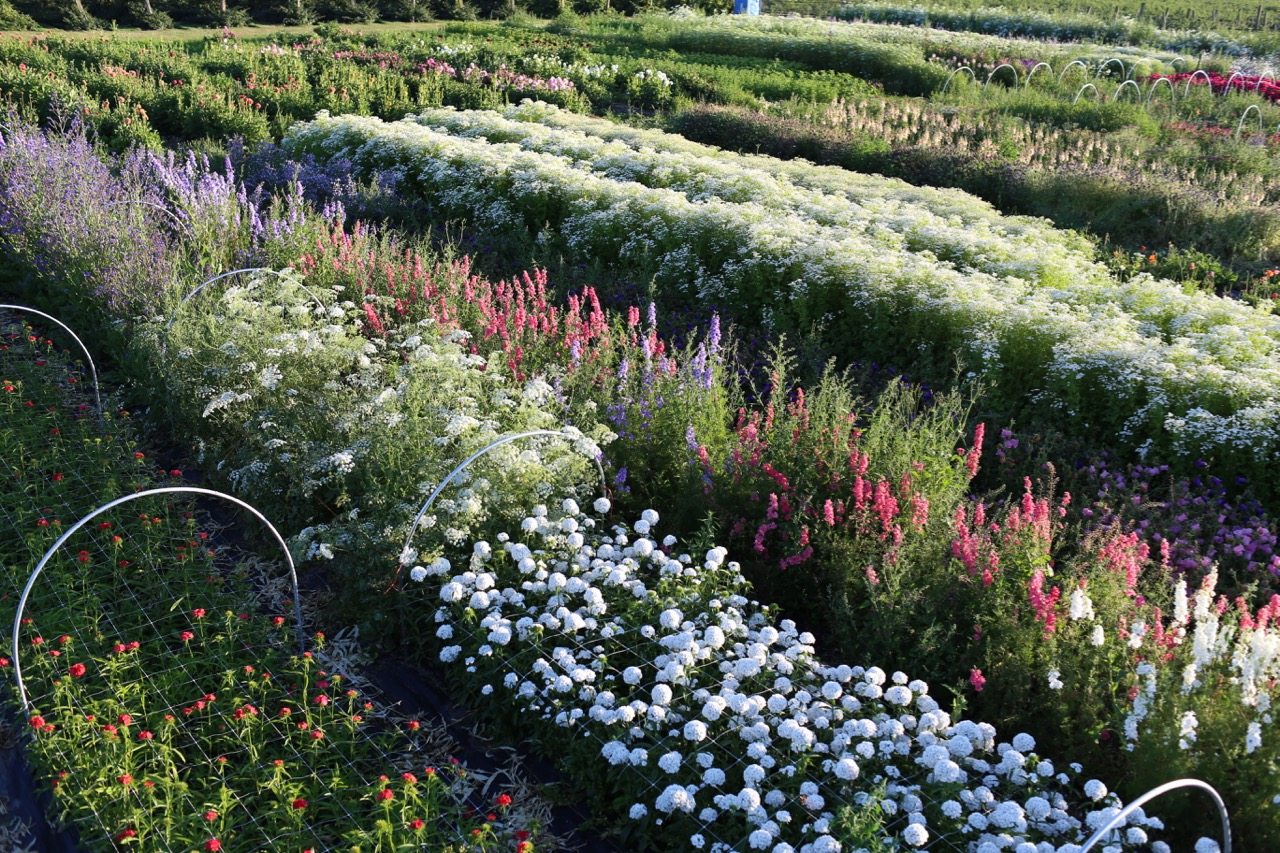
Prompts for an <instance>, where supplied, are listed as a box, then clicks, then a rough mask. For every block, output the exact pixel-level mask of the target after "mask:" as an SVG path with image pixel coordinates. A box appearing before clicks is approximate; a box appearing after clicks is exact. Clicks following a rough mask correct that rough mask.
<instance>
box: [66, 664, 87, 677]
mask: <svg viewBox="0 0 1280 853" xmlns="http://www.w3.org/2000/svg"><path fill="white" fill-rule="evenodd" d="M87 671H88V667H86V666H85V665H84V664H82V663H73V664H71V666H70V667H69V668H68V669H67V672H69V673H70V674H71V677H72V678H82V677H83V676H84V674H85V672H87Z"/></svg>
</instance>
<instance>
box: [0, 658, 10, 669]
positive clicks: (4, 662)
mask: <svg viewBox="0 0 1280 853" xmlns="http://www.w3.org/2000/svg"><path fill="white" fill-rule="evenodd" d="M8 665H9V659H8V658H0V669H3V668H5V667H7V666H8Z"/></svg>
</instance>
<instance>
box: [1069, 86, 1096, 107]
mask: <svg viewBox="0 0 1280 853" xmlns="http://www.w3.org/2000/svg"><path fill="white" fill-rule="evenodd" d="M1085 89H1092V90H1093V94H1094V95H1095V96H1101V95H1102V93H1101V92H1099V91H1098V87H1097V86H1095V85H1093V84H1092V83H1085V84H1084V85H1083V86H1081V87H1080V91H1079V92H1076V96H1075V97H1074V98H1072V99H1071V103H1073V104H1074V103H1075V102H1076V101H1078V100H1080V96H1081V95H1083V94H1084V90H1085Z"/></svg>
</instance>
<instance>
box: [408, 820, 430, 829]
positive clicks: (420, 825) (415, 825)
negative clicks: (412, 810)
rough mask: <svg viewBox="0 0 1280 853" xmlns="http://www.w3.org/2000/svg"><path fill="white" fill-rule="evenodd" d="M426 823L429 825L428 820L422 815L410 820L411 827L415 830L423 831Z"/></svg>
mask: <svg viewBox="0 0 1280 853" xmlns="http://www.w3.org/2000/svg"><path fill="white" fill-rule="evenodd" d="M426 825H427V823H426V821H424V820H423V819H422V818H420V817H415V818H414V819H413V820H411V821H409V828H410V829H412V830H413V831H415V832H419V831H421V830H422V828H423V827H424V826H426Z"/></svg>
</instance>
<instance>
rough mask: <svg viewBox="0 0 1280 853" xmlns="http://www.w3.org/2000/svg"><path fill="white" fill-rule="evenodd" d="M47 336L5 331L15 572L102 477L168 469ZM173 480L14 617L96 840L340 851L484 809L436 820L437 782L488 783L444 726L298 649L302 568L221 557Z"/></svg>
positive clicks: (100, 520)
mask: <svg viewBox="0 0 1280 853" xmlns="http://www.w3.org/2000/svg"><path fill="white" fill-rule="evenodd" d="M29 337H30V338H34V340H28V338H29ZM36 344H40V345H42V347H43V350H42V351H40V352H37V351H35V350H33V349H32V346H33V345H36ZM50 349H51V348H49V347H48V346H47V343H45V342H44V341H43V340H42V339H39V338H38V337H37V336H34V335H27V334H26V333H25V331H24V332H19V333H16V334H13V333H10V334H7V335H6V336H5V337H4V339H3V351H0V379H3V381H4V388H5V389H6V390H5V393H4V395H3V396H0V405H2V406H3V407H4V409H5V412H4V414H5V418H4V420H5V423H6V430H5V431H4V434H3V438H0V442H3V444H4V447H3V450H4V453H3V454H0V458H3V459H4V463H5V465H4V475H5V478H6V480H8V481H9V482H7V483H6V484H5V497H4V498H3V499H0V521H2V522H3V525H4V527H5V528H7V530H8V531H9V533H8V535H6V536H5V537H4V544H3V545H0V569H2V570H3V573H4V575H5V576H6V578H5V579H6V582H7V583H8V585H9V588H10V589H11V590H15V591H16V590H17V589H18V588H19V587H20V586H21V585H22V581H23V580H24V579H25V578H26V576H27V573H28V572H30V571H31V567H32V565H33V564H34V563H35V562H36V559H37V557H39V555H40V554H41V553H43V552H45V551H46V549H48V547H49V546H50V545H51V544H52V543H53V541H54V540H55V539H56V538H59V536H60V535H61V532H62V531H63V530H70V527H71V526H72V521H73V520H74V519H75V518H77V517H79V516H80V515H81V514H83V513H85V512H87V511H89V510H91V509H92V508H94V507H95V506H97V505H98V504H99V503H100V502H101V501H102V500H103V498H104V495H105V496H112V495H116V494H120V493H128V492H132V491H136V490H137V489H139V488H142V487H144V486H146V485H149V484H151V483H152V482H153V480H152V477H153V474H152V471H151V466H150V464H149V463H148V461H147V459H146V457H145V455H144V454H141V453H139V452H136V451H133V450H132V449H131V448H130V447H127V446H125V440H126V439H125V438H124V436H123V435H122V434H121V433H120V431H119V430H117V427H118V426H119V424H118V423H117V422H116V421H114V420H110V419H109V420H108V421H107V423H106V430H105V432H103V431H100V430H99V429H98V428H97V424H96V423H94V422H92V421H91V420H89V421H86V418H85V411H84V408H83V405H82V403H81V398H80V397H78V396H77V395H75V394H69V393H68V390H69V389H73V388H74V387H75V386H74V385H72V384H71V383H69V379H70V378H73V376H72V375H71V374H69V373H68V372H67V369H66V367H65V364H64V363H62V362H61V360H60V359H58V358H57V357H56V354H54V353H52V352H51V351H50ZM174 473H177V472H174ZM179 498H180V496H178V495H175V494H172V493H166V494H157V495H150V496H146V497H140V498H139V499H137V500H136V501H130V502H128V503H126V504H122V505H120V506H116V507H113V508H112V509H110V510H107V511H105V512H103V513H101V514H100V515H98V516H96V517H94V518H93V519H92V521H91V522H90V523H89V524H86V525H85V526H83V527H82V528H81V529H79V530H77V531H75V532H74V533H72V534H71V535H70V536H68V537H67V539H66V542H65V544H64V545H63V547H61V548H59V549H58V550H57V551H55V552H54V553H53V554H52V555H51V556H50V558H49V560H48V564H47V567H46V568H45V572H44V574H43V576H42V577H40V578H39V579H38V582H37V583H36V584H34V585H33V586H32V589H31V598H30V601H29V603H28V607H27V609H26V612H25V613H24V614H23V615H22V617H21V619H20V620H18V621H17V624H16V625H15V629H16V634H17V636H18V640H19V643H18V652H17V653H18V655H19V657H20V660H21V663H22V665H23V668H24V670H25V685H26V687H27V689H28V691H29V694H30V695H29V709H28V720H27V721H28V724H29V725H28V731H29V732H30V734H31V736H32V742H31V744H30V747H29V748H30V749H31V751H32V752H33V754H34V756H35V757H36V763H37V765H38V766H40V767H41V769H42V770H43V771H46V772H47V773H48V774H49V775H48V780H47V781H48V782H49V784H50V785H51V786H52V788H53V791H54V800H55V809H56V810H58V811H59V813H60V814H62V815H63V816H65V817H67V818H68V819H71V820H73V821H74V823H75V826H76V828H77V830H78V832H79V834H80V836H81V839H82V843H83V844H84V845H85V846H87V847H90V848H93V849H104V848H106V849H109V848H111V847H112V846H113V844H115V845H121V844H129V845H131V846H134V847H135V848H136V849H154V850H167V849H190V847H191V846H192V842H191V841H190V839H195V842H194V844H197V845H198V844H200V843H201V839H204V841H203V843H204V844H205V845H206V846H209V845H211V844H212V843H213V842H215V841H216V842H217V843H216V844H212V846H209V849H217V848H220V849H226V850H263V849H270V850H287V849H297V850H302V849H306V848H308V847H311V848H314V849H331V848H333V847H336V846H338V845H339V844H343V843H346V842H347V841H348V840H351V839H357V840H358V838H360V837H362V834H363V837H369V838H372V837H373V836H374V835H376V834H378V833H382V834H384V835H388V836H390V835H401V836H405V838H407V839H412V838H414V837H415V836H416V835H420V834H421V833H422V832H424V831H427V827H425V826H423V824H421V823H418V824H417V826H418V828H416V829H415V822H418V821H422V820H423V819H426V820H431V821H433V827H432V828H434V829H435V830H437V833H438V832H439V830H441V829H443V830H444V835H445V836H446V837H448V838H450V839H453V838H463V837H470V836H471V834H472V832H474V831H476V828H477V826H483V819H482V820H481V822H480V823H479V824H477V823H476V822H475V821H473V820H471V821H456V825H452V826H443V827H442V826H441V824H442V821H441V814H440V813H441V810H442V809H441V806H442V802H441V801H442V800H446V799H447V800H449V802H450V803H453V804H454V806H453V807H452V808H451V809H446V811H452V812H455V813H458V812H459V809H458V808H457V807H456V803H457V800H458V798H459V796H461V792H462V791H463V790H464V789H465V788H468V787H469V786H471V785H472V784H473V781H474V780H473V781H467V780H466V779H465V775H464V773H463V772H462V771H460V770H459V771H453V770H452V767H453V765H451V764H450V763H449V762H448V760H447V754H448V749H447V747H448V744H447V742H446V741H444V740H443V739H440V738H436V737H434V733H433V732H431V731H430V730H428V729H426V728H420V727H418V726H416V725H415V726H414V727H413V729H414V731H408V730H406V729H405V727H404V726H402V725H401V723H402V722H403V720H402V718H398V717H397V716H396V715H395V714H393V713H390V712H389V711H388V710H387V709H385V708H383V707H380V706H378V705H376V704H374V703H372V702H370V701H369V700H368V698H367V697H366V696H365V695H363V694H361V693H360V692H359V691H357V690H355V689H352V688H349V687H348V686H347V684H345V683H344V679H343V678H342V677H341V676H340V675H331V674H329V673H327V672H326V671H325V669H324V668H323V663H322V661H323V660H324V659H325V654H324V652H323V650H322V649H317V650H316V652H315V653H314V654H312V653H306V654H304V655H299V654H296V653H291V652H290V648H291V645H292V641H294V640H297V639H299V638H298V637H296V636H295V637H290V636H289V635H290V634H295V633H297V631H296V628H295V627H294V624H295V623H294V621H293V619H289V618H285V616H284V614H286V613H288V612H289V610H290V609H291V608H290V605H291V604H293V603H294V602H293V601H291V597H290V593H291V592H292V589H293V585H292V584H291V583H281V582H280V581H279V576H280V569H279V567H278V566H275V567H271V568H272V570H273V571H274V572H275V575H276V578H275V580H274V581H273V580H272V578H270V577H267V576H264V575H262V573H261V571H262V569H263V567H266V566H270V564H267V563H265V562H263V561H259V562H256V563H253V564H251V565H252V566H254V567H255V568H254V569H253V570H250V569H247V568H246V566H245V565H244V564H242V563H239V564H238V563H236V562H234V561H231V560H229V559H227V558H225V557H223V556H221V555H219V553H218V550H217V549H216V547H215V546H214V545H213V540H211V539H210V538H209V537H208V534H207V532H206V531H205V530H202V529H201V528H200V526H199V525H198V524H197V516H196V513H195V511H194V508H193V506H192V505H191V504H190V503H189V502H185V501H182V500H180V499H179ZM255 575H256V576H255ZM15 597H16V596H15V594H14V593H12V592H11V593H10V594H9V595H8V596H6V598H5V600H6V601H8V602H12V601H13V600H14V598H15ZM255 605H256V606H255ZM9 606H11V605H7V606H6V609H8V608H9ZM4 663H5V664H6V665H8V664H9V663H10V662H9V661H4ZM13 663H14V664H15V665H16V664H17V663H18V661H14V662H13ZM87 756H89V757H90V758H89V760H86V757H87ZM428 765H431V766H433V767H434V766H435V765H439V766H440V767H441V768H442V769H441V770H440V771H438V772H434V771H433V772H432V773H427V772H426V771H427V767H428ZM404 773H409V774H411V776H409V777H406V776H403V775H402V774H404ZM391 780H394V781H391ZM384 792H389V795H388V793H384ZM456 816H457V815H456V814H455V817H456ZM379 821H383V822H385V824H386V826H385V832H384V831H383V829H382V828H379V827H378V822H379ZM433 837H436V838H440V837H441V835H440V834H436V835H435V836H433ZM171 839H184V841H183V842H181V843H180V842H178V841H171Z"/></svg>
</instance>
